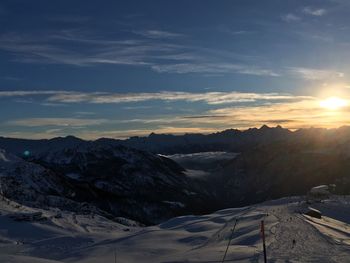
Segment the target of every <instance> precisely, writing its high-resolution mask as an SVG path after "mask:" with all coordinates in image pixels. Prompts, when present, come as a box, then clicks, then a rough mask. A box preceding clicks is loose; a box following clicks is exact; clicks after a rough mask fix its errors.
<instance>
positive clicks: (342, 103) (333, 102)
mask: <svg viewBox="0 0 350 263" xmlns="http://www.w3.org/2000/svg"><path fill="white" fill-rule="evenodd" d="M320 106H321V107H322V108H326V109H329V110H337V109H340V108H343V107H346V106H348V102H347V101H346V100H344V99H341V98H337V97H330V98H327V99H325V100H322V101H320Z"/></svg>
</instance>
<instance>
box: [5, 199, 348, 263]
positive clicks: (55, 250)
mask: <svg viewBox="0 0 350 263" xmlns="http://www.w3.org/2000/svg"><path fill="white" fill-rule="evenodd" d="M349 201H350V197H347V198H345V199H344V198H343V197H334V198H333V200H329V201H326V202H325V203H318V204H312V205H311V206H312V207H315V208H317V209H319V210H320V211H322V212H323V214H324V216H323V218H322V219H314V218H310V217H308V216H305V215H303V214H301V213H300V212H301V211H304V210H305V209H306V208H307V206H308V205H307V204H306V203H305V202H303V198H301V197H294V198H284V199H279V200H275V201H270V202H265V203H262V204H259V205H255V206H251V207H243V208H232V209H225V210H221V211H217V212H215V213H213V214H209V215H204V216H191V215H189V216H182V217H177V218H173V219H171V220H169V221H167V222H164V223H162V224H160V225H158V226H152V227H136V226H124V225H121V224H118V223H114V222H111V221H109V220H107V219H105V218H103V217H100V216H96V215H95V216H92V215H74V214H72V213H69V212H62V217H61V218H56V215H57V211H54V210H42V212H43V216H44V217H45V218H46V220H42V221H39V222H16V221H14V220H13V219H11V218H10V217H9V216H10V215H11V214H13V213H18V212H20V211H21V212H23V211H25V212H30V211H33V209H30V208H26V207H23V206H18V205H16V204H15V203H13V202H10V204H9V205H7V204H6V202H0V213H1V216H0V261H1V262H4V261H5V262H6V260H7V262H16V263H17V262H47V263H48V262H87V263H97V262H115V261H114V260H115V256H116V259H117V262H150V263H151V262H152V263H155V262H168V263H170V262H173V263H174V262H221V260H222V257H223V255H224V251H225V249H226V246H227V243H228V240H229V236H230V233H231V229H232V228H233V226H234V223H235V220H236V219H237V218H238V223H237V226H236V228H235V231H234V233H233V238H232V241H231V245H230V247H229V250H228V253H227V257H226V261H227V262H263V257H262V243H261V238H260V229H259V224H260V221H261V220H262V219H264V220H265V224H266V241H267V253H268V261H269V262H348V258H349V256H350V246H349V241H350V228H349V223H350V216H349V215H348V213H347V211H349V208H350V204H349ZM35 211H38V210H35ZM293 239H294V240H295V241H296V242H295V244H294V245H293Z"/></svg>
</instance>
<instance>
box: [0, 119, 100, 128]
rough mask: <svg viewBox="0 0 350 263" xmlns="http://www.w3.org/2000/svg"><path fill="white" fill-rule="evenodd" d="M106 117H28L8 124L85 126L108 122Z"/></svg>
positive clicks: (24, 125) (25, 125)
mask: <svg viewBox="0 0 350 263" xmlns="http://www.w3.org/2000/svg"><path fill="white" fill-rule="evenodd" d="M106 122H107V120H105V119H79V118H27V119H19V120H11V121H8V122H7V123H6V124H7V125H11V126H12V125H13V126H23V127H41V126H62V127H83V126H94V125H100V124H103V123H106Z"/></svg>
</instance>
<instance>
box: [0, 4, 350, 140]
mask: <svg viewBox="0 0 350 263" xmlns="http://www.w3.org/2000/svg"><path fill="white" fill-rule="evenodd" d="M349 10H350V1H348V0H322V1H309V0H303V1H301V0H300V1H297V0H291V1H289V0H284V1H281V0H266V1H262V0H255V1H253V0H234V1H233V0H220V1H209V0H208V1H206V0H191V1H189V0H186V1H185V0H176V1H175V0H173V1H170V0H159V1H157V0H152V1H141V0H140V1H130V0H128V1H112V0H110V1H92V0H90V1H89V0H85V1H82V0H74V1H72V0H70V1H69V0H60V1H47V0H45V1H44V0H42V1H39V0H33V1H27V0H22V1H20V0H2V1H0V24H1V26H0V105H1V108H0V127H1V128H0V136H8V137H22V138H52V137H55V136H65V135H75V136H78V137H82V138H86V139H94V138H98V137H113V138H125V137H128V136H134V135H147V134H149V133H150V132H156V133H176V134H178V133H179V134H181V133H185V132H203V133H208V132H213V131H218V130H223V129H227V128H239V129H246V128H249V127H259V126H261V125H263V124H267V125H270V126H276V125H282V126H283V127H286V128H290V129H297V128H303V127H310V126H314V127H327V128H329V127H339V126H343V125H348V124H349V121H350V104H349V99H350V76H349V75H350V74H349V70H350V16H349Z"/></svg>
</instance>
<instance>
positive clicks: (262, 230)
mask: <svg viewBox="0 0 350 263" xmlns="http://www.w3.org/2000/svg"><path fill="white" fill-rule="evenodd" d="M261 237H262V240H263V249H264V262H265V263H267V257H266V245H265V226H264V220H261Z"/></svg>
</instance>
